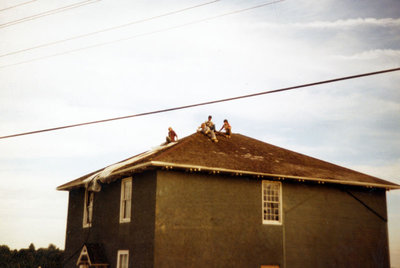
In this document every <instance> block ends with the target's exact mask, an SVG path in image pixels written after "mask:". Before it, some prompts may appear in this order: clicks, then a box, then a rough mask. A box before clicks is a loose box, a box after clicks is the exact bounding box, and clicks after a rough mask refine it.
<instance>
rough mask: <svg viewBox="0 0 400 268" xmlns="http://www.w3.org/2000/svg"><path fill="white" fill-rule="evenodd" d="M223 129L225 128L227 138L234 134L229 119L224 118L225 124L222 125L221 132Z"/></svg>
mask: <svg viewBox="0 0 400 268" xmlns="http://www.w3.org/2000/svg"><path fill="white" fill-rule="evenodd" d="M222 129H225V136H226V137H227V138H230V137H231V134H232V127H231V125H230V124H229V122H228V119H225V120H224V124H223V125H222V127H221V129H220V130H219V132H221V130H222Z"/></svg>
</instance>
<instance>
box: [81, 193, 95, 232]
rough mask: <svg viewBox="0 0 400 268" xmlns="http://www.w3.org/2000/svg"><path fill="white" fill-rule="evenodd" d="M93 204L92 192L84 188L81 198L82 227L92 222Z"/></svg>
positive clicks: (87, 226) (89, 225) (86, 226)
mask: <svg viewBox="0 0 400 268" xmlns="http://www.w3.org/2000/svg"><path fill="white" fill-rule="evenodd" d="M93 205H94V192H91V191H88V189H86V190H85V198H84V200H83V228H89V227H91V226H92V222H93Z"/></svg>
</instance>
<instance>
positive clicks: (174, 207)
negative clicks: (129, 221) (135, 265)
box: [154, 171, 282, 267]
mask: <svg viewBox="0 0 400 268" xmlns="http://www.w3.org/2000/svg"><path fill="white" fill-rule="evenodd" d="M260 186H261V184H260V181H256V180H248V179H245V178H242V177H241V178H238V177H228V176H212V175H204V174H190V173H180V172H162V171H160V172H159V173H158V177H157V194H156V195H157V203H156V230H155V260H154V263H155V267H260V266H261V265H262V264H264V265H267V264H278V265H281V263H282V226H280V225H278V226H276V225H263V224H262V213H261V212H262V211H261V188H260Z"/></svg>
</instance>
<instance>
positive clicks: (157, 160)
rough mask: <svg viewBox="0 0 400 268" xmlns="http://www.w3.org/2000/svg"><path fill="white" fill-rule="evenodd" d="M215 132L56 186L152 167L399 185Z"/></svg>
mask: <svg viewBox="0 0 400 268" xmlns="http://www.w3.org/2000/svg"><path fill="white" fill-rule="evenodd" d="M218 138H219V142H218V143H214V142H212V141H211V140H210V139H209V138H208V137H206V136H204V135H203V134H201V133H195V134H192V135H190V136H188V137H185V138H183V139H181V140H179V141H178V142H174V143H170V144H168V145H166V146H160V147H157V148H154V149H153V150H150V151H148V152H145V153H143V154H139V155H137V156H134V157H132V158H129V159H126V160H124V161H121V162H119V163H116V164H114V165H111V166H108V167H106V168H104V169H101V170H98V171H96V172H93V173H90V174H88V175H85V176H83V177H81V178H78V179H76V180H74V181H71V182H69V183H66V184H64V185H61V186H59V187H58V188H57V189H58V190H70V189H73V188H75V187H83V186H84V185H86V186H87V185H88V184H89V183H90V182H92V181H97V180H99V181H100V182H102V183H105V182H111V181H113V180H115V179H118V178H120V177H122V176H127V175H130V174H132V173H135V172H142V171H143V170H146V169H152V168H153V169H154V168H163V169H175V170H185V171H192V172H208V173H212V174H218V173H228V174H231V175H236V176H253V177H257V178H261V177H264V178H265V177H271V178H279V179H292V180H299V181H315V182H318V183H336V184H347V185H359V186H366V187H379V188H386V189H400V186H399V185H397V184H394V183H391V182H388V181H385V180H382V179H379V178H376V177H373V176H369V175H366V174H363V173H360V172H357V171H354V170H351V169H348V168H344V167H341V166H338V165H335V164H332V163H328V162H325V161H322V160H319V159H316V158H313V157H309V156H306V155H303V154H300V153H296V152H293V151H290V150H287V149H283V148H280V147H277V146H274V145H271V144H268V143H265V142H262V141H259V140H256V139H252V138H250V137H246V136H243V135H241V134H232V136H231V138H226V137H225V136H218Z"/></svg>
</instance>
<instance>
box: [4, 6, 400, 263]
mask: <svg viewBox="0 0 400 268" xmlns="http://www.w3.org/2000/svg"><path fill="white" fill-rule="evenodd" d="M27 2H28V1H25V0H21V1H20V0H12V1H11V0H3V1H1V2H0V115H1V116H0V136H6V135H11V134H16V133H22V132H27V131H33V130H39V129H46V128H53V127H58V126H64V125H69V124H75V123H82V122H88V121H95V120H101V119H107V118H113V117H119V116H125V115H132V114H137V113H142V112H150V111H154V110H160V109H166V108H172V107H176V106H182V105H188V104H195V103H200V102H205V101H211V100H216V99H223V98H228V97H235V96H241V95H246V94H252V93H257V92H262V91H267V90H274V89H279V88H284V87H289V86H296V85H301V84H305V83H311V82H317V81H322V80H328V79H333V78H338V77H343V76H349V75H355V74H361V73H367V72H374V71H379V70H383V69H391V68H399V67H400V2H399V1H396V0H383V1H377V0H365V1H352V0H335V1H333V0H321V1H311V0H297V1H291V0H285V1H277V2H273V1H270V2H268V1H261V0H254V1H253V0H247V1H243V0H231V1H224V0H220V1H211V0H210V1H207V0H205V1H200V0H198V1H191V0H190V1H188V0H186V1H178V0H176V1H174V0H171V1H142V0H137V1H130V0H120V1H111V0H98V1H97V0H93V1H89V2H88V1H78V0H64V1H50V0H35V1H29V3H27ZM23 3H26V4H23ZM266 3H269V4H268V5H263V4H266ZM19 4H23V5H19ZM77 4H79V5H80V6H77ZM74 5H75V6H74ZM261 5H263V6H261ZM66 6H70V8H69V9H65V8H64V9H62V7H66ZM194 6H197V7H196V8H191V9H188V8H189V7H194ZM72 7H73V8H72ZM250 8H251V9H250ZM52 10H56V11H58V12H55V11H54V12H50V13H44V12H48V11H52ZM176 11H180V12H176ZM236 11H240V12H236ZM38 14H42V15H39V16H36V17H34V16H35V15H38ZM167 14H169V15H167ZM24 18H28V19H24ZM10 22H14V23H11V24H10ZM123 25H125V26H124V27H122V26H123ZM105 29H109V30H107V31H105ZM89 33H92V34H90V35H89ZM79 36H82V37H81V38H77V37H79ZM62 40H64V41H62ZM14 52H15V53H14ZM399 85H400V72H393V73H386V74H381V75H377V76H370V77H364V78H359V79H354V80H347V81H342V82H337V83H332V84H325V85H320V86H315V87H308V88H302V89H298V90H293V91H287V92H282V93H276V94H270V95H264V96H259V97H253V98H247V99H242V100H237V101H232V102H225V103H220V104H215V105H209V106H202V107H197V108H192V109H186V110H180V111H174V112H168V113H162V114H155V115H150V116H146V117H137V118H131V119H126V120H119V121H113V122H108V123H103V124H96V125H90V126H84V127H77V128H70V129H64V130H59V131H53V132H46V133H41V134H35V135H28V136H21V137H15V138H9V139H0V244H6V245H8V246H9V247H10V248H16V249H18V248H26V247H28V246H29V244H30V243H34V244H35V246H36V247H37V248H38V247H47V246H48V245H49V244H50V243H53V244H55V245H56V246H58V247H60V248H64V242H65V231H66V217H67V205H68V193H67V192H64V191H56V187H57V186H59V185H61V184H64V183H66V182H68V181H71V180H73V179H76V178H78V177H80V176H82V175H85V174H88V173H90V172H92V171H95V170H98V169H100V168H102V167H105V166H107V165H110V164H112V163H115V162H118V161H120V160H123V159H126V158H128V157H130V156H133V155H136V154H138V153H141V152H144V151H147V150H149V149H151V148H153V147H155V146H157V145H159V144H161V143H162V142H164V140H165V136H166V134H167V129H168V127H169V126H172V127H173V128H174V129H175V131H176V132H177V134H178V136H179V137H184V136H187V135H190V134H192V133H194V132H195V131H196V128H197V127H198V126H199V125H200V123H201V122H202V121H205V120H206V119H207V116H208V115H209V114H211V115H213V119H214V122H215V123H216V125H217V128H219V127H220V126H221V125H222V122H223V120H224V119H225V118H226V119H229V122H230V123H231V125H232V130H233V132H234V133H241V134H243V135H246V136H250V137H253V138H256V139H258V140H261V141H264V142H267V143H271V144H274V145H277V146H280V147H283V148H286V149H290V150H293V151H296V152H299V153H303V154H306V155H309V156H313V157H316V158H319V159H322V160H325V161H328V162H332V163H335V164H338V165H341V166H344V167H348V168H351V169H354V170H357V171H360V172H363V173H367V174H370V175H373V176H377V177H379V178H382V179H384V180H387V181H390V182H394V183H397V184H400V175H399V174H400V90H399ZM387 204H388V226H389V242H390V252H391V262H392V263H391V265H392V267H400V190H393V191H389V192H387Z"/></svg>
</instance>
